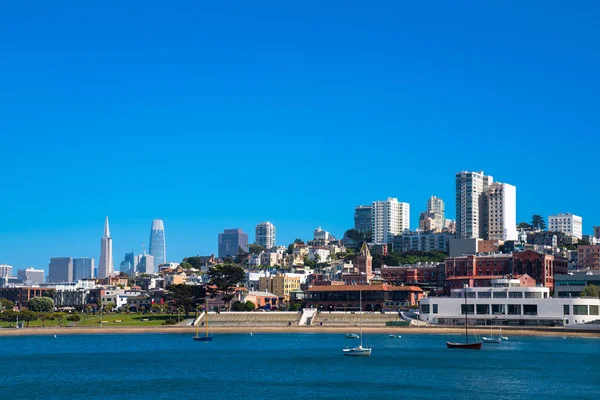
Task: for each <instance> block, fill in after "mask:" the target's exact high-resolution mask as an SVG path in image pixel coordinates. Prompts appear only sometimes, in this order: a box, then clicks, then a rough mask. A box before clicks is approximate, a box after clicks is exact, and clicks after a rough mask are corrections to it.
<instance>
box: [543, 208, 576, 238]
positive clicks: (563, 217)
mask: <svg viewBox="0 0 600 400" xmlns="http://www.w3.org/2000/svg"><path fill="white" fill-rule="evenodd" d="M548 230H549V231H551V232H563V233H566V234H569V235H571V236H575V237H576V238H577V239H582V238H583V220H582V218H581V217H580V216H577V215H573V214H569V213H566V214H557V215H551V216H549V217H548Z"/></svg>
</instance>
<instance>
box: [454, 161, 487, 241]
mask: <svg viewBox="0 0 600 400" xmlns="http://www.w3.org/2000/svg"><path fill="white" fill-rule="evenodd" d="M492 182H493V178H492V177H491V176H487V175H485V174H484V173H483V171H479V172H468V171H462V172H459V173H457V174H456V231H457V235H458V237H459V238H461V239H471V238H482V239H484V238H486V236H487V225H488V215H487V206H486V195H485V192H486V191H487V188H488V186H489V185H490V184H491V183H492Z"/></svg>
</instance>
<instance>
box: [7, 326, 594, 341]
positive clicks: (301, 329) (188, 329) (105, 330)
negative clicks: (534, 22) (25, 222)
mask: <svg viewBox="0 0 600 400" xmlns="http://www.w3.org/2000/svg"><path fill="white" fill-rule="evenodd" d="M494 328H495V329H497V328H499V327H494ZM356 329H357V327H356V326H345V327H338V326H336V327H331V326H216V327H211V329H210V330H211V332H212V333H218V334H234V333H250V332H252V333H328V334H346V333H348V332H352V331H355V330H356ZM502 329H503V333H504V334H505V335H507V336H508V335H512V336H540V337H548V336H552V337H556V336H567V337H589V338H600V332H599V331H581V330H572V331H569V330H566V331H563V330H562V329H556V328H530V329H523V328H510V327H503V328H502ZM195 331H196V329H195V327H192V326H155V327H135V326H131V327H125V326H124V327H102V328H101V327H82V328H79V327H62V328H58V327H51V328H37V327H36V328H21V329H15V328H3V329H0V336H37V335H101V334H143V333H178V334H181V333H189V334H194V333H195ZM363 332H364V333H367V334H390V333H400V334H414V335H428V334H429V335H430V334H434V335H444V334H446V335H462V334H464V329H463V328H460V327H437V326H436V327H363ZM469 333H472V334H477V335H480V336H481V335H487V334H488V333H489V328H471V329H469Z"/></svg>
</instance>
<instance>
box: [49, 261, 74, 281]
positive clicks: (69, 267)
mask: <svg viewBox="0 0 600 400" xmlns="http://www.w3.org/2000/svg"><path fill="white" fill-rule="evenodd" d="M64 282H73V259H72V258H71V257H53V258H51V259H50V264H48V283H64Z"/></svg>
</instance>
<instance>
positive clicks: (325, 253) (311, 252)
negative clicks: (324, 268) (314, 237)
mask: <svg viewBox="0 0 600 400" xmlns="http://www.w3.org/2000/svg"><path fill="white" fill-rule="evenodd" d="M330 254H331V253H330V252H329V249H323V248H320V247H311V248H310V249H308V259H309V260H311V261H315V260H316V259H317V256H318V258H319V261H318V262H327V261H329V255H330Z"/></svg>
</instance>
